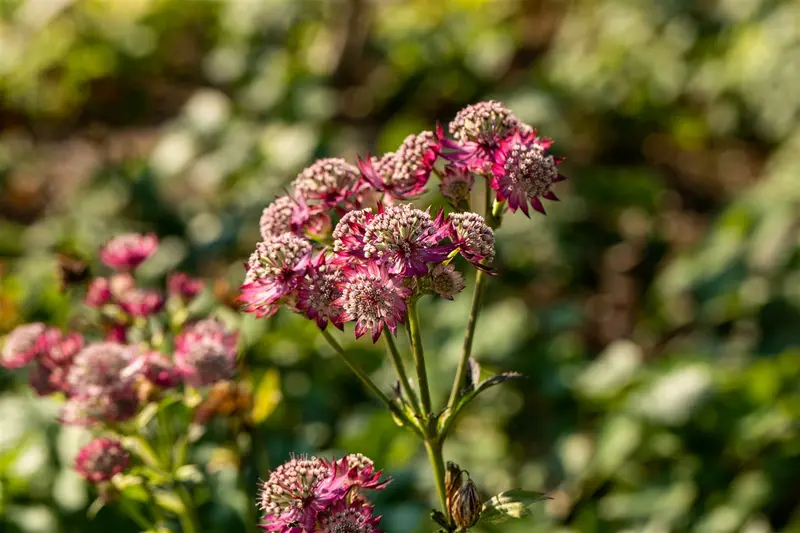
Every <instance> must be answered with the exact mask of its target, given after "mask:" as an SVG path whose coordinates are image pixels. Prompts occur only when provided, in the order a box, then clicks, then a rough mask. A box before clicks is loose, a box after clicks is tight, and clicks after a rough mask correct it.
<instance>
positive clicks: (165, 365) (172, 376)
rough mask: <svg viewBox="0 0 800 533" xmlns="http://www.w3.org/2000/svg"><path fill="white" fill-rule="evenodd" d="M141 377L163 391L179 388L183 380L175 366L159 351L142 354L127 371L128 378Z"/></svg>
mask: <svg viewBox="0 0 800 533" xmlns="http://www.w3.org/2000/svg"><path fill="white" fill-rule="evenodd" d="M140 375H141V376H144V378H145V379H147V381H149V382H150V383H152V384H153V385H156V386H158V387H161V388H162V389H169V388H172V387H175V386H177V385H178V383H180V382H181V378H182V376H181V374H180V372H179V371H178V369H177V368H176V367H175V364H174V363H173V362H172V361H170V360H169V358H167V357H166V356H165V355H164V354H162V353H161V352H157V351H145V352H142V353H140V354H139V355H138V356H137V357H136V359H134V361H133V362H132V363H131V364H130V365H128V368H126V369H125V376H126V377H131V378H135V377H136V376H140Z"/></svg>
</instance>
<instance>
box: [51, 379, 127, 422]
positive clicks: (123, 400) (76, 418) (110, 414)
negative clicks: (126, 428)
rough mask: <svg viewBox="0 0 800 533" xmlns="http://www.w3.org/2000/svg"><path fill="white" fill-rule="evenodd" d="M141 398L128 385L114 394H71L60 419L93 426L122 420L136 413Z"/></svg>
mask: <svg viewBox="0 0 800 533" xmlns="http://www.w3.org/2000/svg"><path fill="white" fill-rule="evenodd" d="M138 408H139V399H138V397H137V396H136V391H135V390H134V389H133V387H132V386H130V385H128V386H126V387H125V388H124V389H119V390H117V391H115V393H114V395H113V396H112V395H110V394H102V395H99V396H90V395H86V394H78V395H73V396H70V397H69V399H68V400H67V402H66V403H65V404H64V407H63V408H62V410H61V415H60V416H59V421H60V422H61V423H63V424H71V425H78V426H92V425H95V424H99V423H102V422H121V421H123V420H128V419H129V418H131V417H132V416H133V415H135V414H136V411H137V409H138Z"/></svg>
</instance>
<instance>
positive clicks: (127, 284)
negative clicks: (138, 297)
mask: <svg viewBox="0 0 800 533" xmlns="http://www.w3.org/2000/svg"><path fill="white" fill-rule="evenodd" d="M135 287H136V279H135V278H134V277H133V276H132V275H131V274H130V272H115V273H114V274H113V275H112V276H111V277H110V278H109V280H108V288H109V290H110V291H111V296H112V297H113V298H117V299H119V298H121V297H122V296H123V295H124V294H125V293H126V292H128V291H129V290H131V289H133V288H135Z"/></svg>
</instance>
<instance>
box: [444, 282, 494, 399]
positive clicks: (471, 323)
mask: <svg viewBox="0 0 800 533" xmlns="http://www.w3.org/2000/svg"><path fill="white" fill-rule="evenodd" d="M486 278H487V276H486V273H485V272H484V271H483V270H478V273H477V274H476V275H475V289H474V291H473V293H472V307H471V308H470V310H469V318H468V319H467V332H466V333H465V334H464V345H463V348H462V351H461V359H459V360H458V368H457V369H456V379H455V380H454V381H453V388H452V389H451V391H450V399H449V400H448V401H447V407H448V408H449V409H452V408H453V407H454V406H455V404H456V401H457V400H458V397H459V395H460V393H461V387H462V386H463V384H464V378H465V377H466V375H467V363H468V362H469V357H470V355H472V341H473V339H474V338H475V326H476V325H477V324H478V315H479V314H480V308H481V297H482V296H483V286H484V284H485V283H486Z"/></svg>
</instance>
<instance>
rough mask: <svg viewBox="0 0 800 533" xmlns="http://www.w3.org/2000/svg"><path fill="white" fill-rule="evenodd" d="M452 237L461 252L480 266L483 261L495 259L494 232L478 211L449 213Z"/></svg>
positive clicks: (448, 219) (465, 257)
mask: <svg viewBox="0 0 800 533" xmlns="http://www.w3.org/2000/svg"><path fill="white" fill-rule="evenodd" d="M447 223H448V225H449V226H450V238H451V239H452V240H453V242H455V243H456V246H457V247H458V251H459V253H460V254H461V255H462V256H463V257H464V259H466V260H467V261H469V262H470V263H472V264H473V265H475V266H476V267H478V268H481V267H482V265H481V262H482V261H485V262H486V263H491V262H492V261H493V260H494V232H493V231H492V228H490V227H489V226H488V225H487V224H486V221H484V220H483V217H482V216H480V215H479V214H477V213H450V214H449V215H447Z"/></svg>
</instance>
